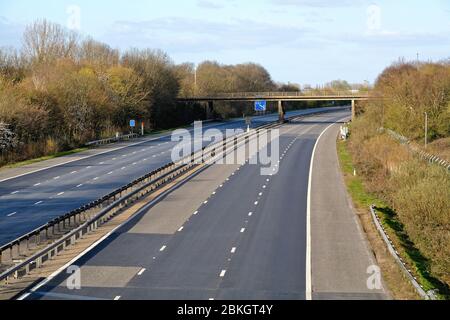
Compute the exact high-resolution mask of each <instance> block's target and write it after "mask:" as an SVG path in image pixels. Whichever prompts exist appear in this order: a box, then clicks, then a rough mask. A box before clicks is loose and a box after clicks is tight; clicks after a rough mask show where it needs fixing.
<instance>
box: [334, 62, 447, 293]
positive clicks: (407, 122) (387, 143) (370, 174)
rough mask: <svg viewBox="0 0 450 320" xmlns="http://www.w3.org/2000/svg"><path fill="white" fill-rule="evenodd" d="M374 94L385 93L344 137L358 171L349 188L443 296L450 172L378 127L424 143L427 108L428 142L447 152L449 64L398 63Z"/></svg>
mask: <svg viewBox="0 0 450 320" xmlns="http://www.w3.org/2000/svg"><path fill="white" fill-rule="evenodd" d="M373 94H375V95H379V96H382V97H383V98H384V99H382V100H381V99H380V100H376V101H371V102H369V103H368V104H367V105H366V106H365V112H364V113H362V114H361V115H360V116H359V117H357V119H356V120H355V121H354V122H353V123H352V125H351V137H350V139H349V141H348V143H345V144H344V147H345V148H346V150H348V152H349V157H351V159H352V162H351V163H350V164H347V165H349V166H353V167H354V168H355V169H356V172H357V175H358V176H359V177H361V181H360V182H355V181H353V182H350V183H349V184H348V185H349V189H350V193H352V195H353V198H354V199H355V198H356V199H358V200H357V201H358V202H359V203H360V205H363V206H365V207H368V205H370V204H375V205H376V206H377V210H378V211H379V213H380V215H381V216H382V218H383V220H384V223H385V225H386V227H387V228H388V229H389V230H390V232H392V236H393V239H395V241H394V242H395V243H396V244H397V245H398V246H397V247H399V248H401V251H402V252H401V253H403V256H404V257H405V258H406V261H408V263H409V265H410V266H412V268H413V271H414V272H415V274H416V276H417V277H418V278H419V280H420V282H421V284H422V285H423V286H424V288H425V289H426V290H430V289H438V290H439V293H440V294H441V295H443V296H444V297H447V298H448V297H450V290H449V288H450V174H449V172H448V171H447V170H446V169H445V168H442V167H439V166H437V165H431V164H428V163H426V162H423V161H421V160H419V159H417V158H415V157H414V156H413V155H411V154H410V153H409V152H408V150H407V149H406V148H405V147H403V146H401V145H400V144H399V143H397V142H396V141H394V140H393V139H392V138H390V137H389V136H388V135H387V134H384V133H382V131H380V130H379V129H380V128H382V127H383V128H388V129H392V130H394V131H396V132H398V133H400V134H402V135H404V136H406V137H407V138H409V139H411V140H412V141H414V142H415V143H417V144H421V145H423V144H424V142H423V141H424V138H425V130H424V126H425V124H424V113H425V112H427V114H428V117H429V123H428V126H429V130H428V141H430V142H431V146H436V145H441V146H444V150H441V154H448V152H449V150H446V149H445V148H448V139H449V137H450V65H449V63H447V62H442V63H414V64H412V63H403V62H401V63H397V64H395V65H393V66H391V67H389V68H387V69H386V70H385V71H384V72H383V73H382V74H381V75H380V77H379V78H378V80H377V82H376V85H375V88H374V92H373ZM445 146H447V147H445ZM427 151H428V152H432V151H431V150H427ZM341 159H342V156H341ZM358 194H360V195H358ZM361 195H364V196H361ZM367 195H370V196H367Z"/></svg>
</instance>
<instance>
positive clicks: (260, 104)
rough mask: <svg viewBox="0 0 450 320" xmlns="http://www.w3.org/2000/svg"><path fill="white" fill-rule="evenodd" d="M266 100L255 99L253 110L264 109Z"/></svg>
mask: <svg viewBox="0 0 450 320" xmlns="http://www.w3.org/2000/svg"><path fill="white" fill-rule="evenodd" d="M266 109H267V102H266V101H264V100H260V101H255V111H266Z"/></svg>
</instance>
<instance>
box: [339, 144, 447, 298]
mask: <svg viewBox="0 0 450 320" xmlns="http://www.w3.org/2000/svg"><path fill="white" fill-rule="evenodd" d="M337 151H338V157H339V162H340V165H341V168H342V170H343V172H344V173H345V174H346V177H345V183H346V185H347V189H348V192H349V194H350V196H351V197H352V200H353V202H354V204H355V205H356V206H357V207H359V208H369V207H370V206H371V205H375V207H376V210H377V211H378V213H379V216H380V218H381V223H382V224H383V226H384V228H385V230H387V232H388V234H389V236H390V237H391V238H392V239H395V240H394V243H396V244H397V247H400V248H399V252H400V255H401V256H402V257H403V259H404V260H405V261H406V262H407V263H408V265H410V266H412V268H413V270H414V271H415V274H416V275H417V277H418V281H419V283H420V284H421V285H423V287H424V289H425V291H427V290H434V289H438V290H439V292H440V293H441V295H440V298H443V299H448V298H449V288H448V287H447V286H446V285H445V284H444V283H443V282H441V281H440V280H439V279H436V278H434V277H433V276H432V275H431V274H430V272H429V261H428V259H427V258H426V257H424V256H423V255H422V253H421V252H420V250H419V249H417V248H416V247H415V245H414V243H413V242H412V241H411V240H410V239H409V236H408V234H407V233H406V232H405V230H404V225H403V224H402V223H401V221H399V219H398V216H397V214H396V212H395V211H394V210H392V209H391V208H390V207H389V206H388V205H386V204H385V203H384V202H383V201H382V200H380V199H379V198H377V196H376V195H373V194H371V193H369V192H367V191H366V190H365V188H364V184H363V179H362V177H360V176H358V175H357V176H354V175H353V173H354V165H353V162H352V157H351V154H350V153H349V152H348V150H347V143H346V142H343V141H338V143H337Z"/></svg>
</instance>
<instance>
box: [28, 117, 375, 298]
mask: <svg viewBox="0 0 450 320" xmlns="http://www.w3.org/2000/svg"><path fill="white" fill-rule="evenodd" d="M346 117H347V118H348V117H349V112H348V111H338V112H333V113H328V114H323V115H318V116H311V117H308V118H305V119H303V120H299V121H295V122H292V123H290V124H287V125H284V126H283V127H282V128H281V130H280V155H279V163H277V164H276V170H274V172H275V173H276V174H273V175H271V176H264V175H261V171H260V168H261V166H260V165H254V164H249V163H245V164H244V165H242V166H241V165H213V166H211V167H210V168H208V169H207V170H205V171H203V172H202V173H201V174H199V175H198V176H196V177H194V178H193V179H191V180H190V181H188V182H187V183H186V184H184V185H183V186H181V187H180V188H178V189H177V190H176V191H174V192H173V193H171V194H170V195H169V196H167V197H166V198H165V199H164V200H162V201H161V202H159V203H157V204H156V205H155V206H153V207H152V208H150V209H148V210H146V211H144V212H142V213H141V214H140V215H139V216H138V217H136V218H135V219H132V220H131V221H129V222H128V223H127V224H125V225H124V226H122V227H121V228H119V229H118V230H116V231H115V232H114V233H113V234H111V235H110V236H109V237H108V238H107V239H105V241H103V242H102V243H101V244H99V245H98V246H96V247H94V248H92V249H91V250H90V251H88V252H86V253H85V254H84V255H82V256H81V257H80V258H79V259H77V260H76V261H75V262H74V263H73V265H75V266H78V267H80V268H81V269H80V270H81V271H80V272H81V274H80V276H81V278H80V280H81V282H80V284H81V289H79V290H70V289H69V288H68V287H67V279H68V277H69V275H68V274H67V272H66V270H64V269H63V270H61V272H60V273H59V274H58V275H56V276H55V277H54V278H52V279H48V280H47V281H46V282H45V283H42V284H41V285H40V286H39V287H36V288H34V290H33V291H32V292H31V294H30V295H28V296H27V298H28V299H116V300H118V299H188V300H189V299H204V300H207V299H217V300H223V299H305V298H307V294H306V292H307V290H309V289H308V288H307V282H308V281H307V272H306V267H305V266H306V257H307V250H308V247H307V226H306V224H307V197H308V181H309V169H310V163H311V156H312V151H313V148H314V145H315V142H316V140H317V138H318V137H319V135H320V134H321V133H322V132H323V131H324V130H325V128H327V127H328V126H330V125H331V124H333V123H335V122H337V121H340V120H343V119H344V118H346ZM332 139H335V136H334V137H333V138H332ZM330 199H333V198H330ZM325 201H326V200H325ZM336 210H337V211H339V210H341V209H340V208H336ZM342 210H344V211H345V210H347V209H346V207H344V208H343V209H342ZM345 228H350V229H351V230H354V228H356V227H355V226H354V225H350V224H349V225H347V226H345ZM313 232H314V231H313ZM313 234H314V233H313ZM325 237H326V235H325ZM360 240H361V239H360ZM361 241H362V240H361ZM346 245H347V246H348V247H349V248H350V249H351V247H352V245H353V244H352V243H351V242H349V243H347V244H346ZM358 245H359V244H358ZM309 249H310V248H309ZM357 254H359V253H358V252H357ZM362 254H363V256H364V257H365V255H366V253H365V252H363V253H362ZM313 256H314V252H313ZM314 257H315V259H316V260H317V259H319V258H322V259H321V260H322V261H326V259H323V258H324V257H318V256H317V255H316V256H314ZM325 258H326V257H325ZM358 259H359V257H358ZM362 259H363V260H364V259H365V258H362ZM331 262H333V261H331ZM333 263H334V262H333ZM336 263H337V264H339V263H341V262H340V260H339V261H337V262H336ZM367 263H371V261H367ZM321 269H324V266H323V265H322V266H321ZM341 269H342V268H341ZM341 269H340V268H337V270H341ZM341 271H342V272H344V273H346V274H352V273H353V272H354V270H353V269H352V267H351V265H350V267H349V268H348V269H347V270H343V269H342V270H341ZM362 273H364V274H365V269H364V270H363V271H362ZM312 274H313V280H314V281H313V282H314V283H323V282H325V283H326V279H321V281H319V280H318V278H323V277H339V276H340V275H339V274H333V270H325V271H321V273H320V274H315V271H314V265H313V270H312ZM365 277H366V276H365V275H358V279H362V280H363V281H364V283H365ZM345 286H346V290H352V288H351V287H352V286H351V283H350V284H345ZM333 290H335V292H338V291H339V287H336V288H333ZM358 297H359V298H362V297H363V295H361V294H360V295H358Z"/></svg>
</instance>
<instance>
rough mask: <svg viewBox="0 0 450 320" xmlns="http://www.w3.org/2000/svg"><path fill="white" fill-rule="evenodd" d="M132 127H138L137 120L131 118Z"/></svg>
mask: <svg viewBox="0 0 450 320" xmlns="http://www.w3.org/2000/svg"><path fill="white" fill-rule="evenodd" d="M130 127H132V128H134V127H136V120H130Z"/></svg>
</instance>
